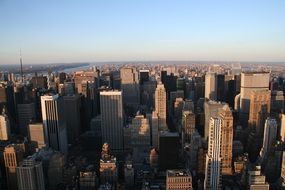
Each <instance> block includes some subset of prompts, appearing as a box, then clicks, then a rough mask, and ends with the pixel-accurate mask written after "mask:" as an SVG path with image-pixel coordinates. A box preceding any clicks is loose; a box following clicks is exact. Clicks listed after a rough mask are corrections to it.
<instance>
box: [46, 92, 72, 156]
mask: <svg viewBox="0 0 285 190" xmlns="http://www.w3.org/2000/svg"><path fill="white" fill-rule="evenodd" d="M41 105H42V118H43V125H44V131H45V140H46V142H47V145H48V146H49V147H51V148H53V149H54V150H59V151H61V152H62V153H64V154H67V152H68V144H67V134H66V122H65V117H64V110H63V109H64V107H63V106H64V102H63V99H62V97H60V96H59V95H58V94H56V95H45V96H41Z"/></svg>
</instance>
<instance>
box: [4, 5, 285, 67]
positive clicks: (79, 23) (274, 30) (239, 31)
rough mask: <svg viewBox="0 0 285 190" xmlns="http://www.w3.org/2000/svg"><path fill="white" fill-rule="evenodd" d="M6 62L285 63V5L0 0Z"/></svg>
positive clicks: (9, 63)
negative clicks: (20, 58) (196, 61)
mask: <svg viewBox="0 0 285 190" xmlns="http://www.w3.org/2000/svg"><path fill="white" fill-rule="evenodd" d="M0 18H2V19H1V20H0V24H1V26H2V29H1V31H0V36H1V37H2V39H0V41H1V45H0V65H17V64H18V63H19V57H20V49H21V51H22V57H23V64H24V65H25V64H29V65H30V64H58V63H82V62H83V63H84V62H88V63H89V62H92V63H93V62H100V63H101V62H144V61H153V62H154V61H163V60H165V61H191V60H194V61H195V60H198V61H212V62H269V63H270V62H285V36H284V33H285V25H284V18H285V2H284V1H281V0H276V1H273V2H268V1H265V0H263V1H258V0H253V1H250V2H249V1H245V0H244V1H238V2H228V1H223V0H219V1H215V2H213V1H203V2H196V1H184V0H180V1H176V2H172V1H155V2H153V1H150V0H147V1H136V2H133V1H130V0H124V1H120V2H118V1H112V0H110V1H104V2H100V1H95V2H94V1H84V2H80V3H78V2H76V1H60V2H58V1H49V2H38V1H35V0H29V1H25V2H21V1H20V2H18V1H5V0H3V1H0Z"/></svg>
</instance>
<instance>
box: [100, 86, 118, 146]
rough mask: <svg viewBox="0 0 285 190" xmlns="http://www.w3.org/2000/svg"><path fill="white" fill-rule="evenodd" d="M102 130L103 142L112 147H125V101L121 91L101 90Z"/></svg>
mask: <svg viewBox="0 0 285 190" xmlns="http://www.w3.org/2000/svg"><path fill="white" fill-rule="evenodd" d="M100 109H101V130H102V140H103V142H108V143H109V144H110V146H111V147H112V149H114V150H115V149H116V150H122V149H123V121H124V120H123V101H122V92H121V91H103V92H100Z"/></svg>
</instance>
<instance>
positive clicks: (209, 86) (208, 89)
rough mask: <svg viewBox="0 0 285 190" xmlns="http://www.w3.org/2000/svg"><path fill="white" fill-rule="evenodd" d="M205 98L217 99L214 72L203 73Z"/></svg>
mask: <svg viewBox="0 0 285 190" xmlns="http://www.w3.org/2000/svg"><path fill="white" fill-rule="evenodd" d="M205 98H207V99H209V100H217V79H216V73H212V72H207V73H206V75H205Z"/></svg>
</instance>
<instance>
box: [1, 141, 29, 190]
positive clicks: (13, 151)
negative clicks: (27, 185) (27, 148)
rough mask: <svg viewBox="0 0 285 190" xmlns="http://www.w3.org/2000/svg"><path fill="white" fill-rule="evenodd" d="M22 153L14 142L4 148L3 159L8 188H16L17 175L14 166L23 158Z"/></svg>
mask: <svg viewBox="0 0 285 190" xmlns="http://www.w3.org/2000/svg"><path fill="white" fill-rule="evenodd" d="M23 157H24V153H23V151H22V149H21V148H20V147H19V146H18V145H16V144H10V145H8V146H6V147H5V149H4V161H5V168H6V178H7V186H8V189H9V190H17V189H18V183H17V175H16V168H17V166H18V165H19V163H20V162H21V161H22V160H23Z"/></svg>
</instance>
